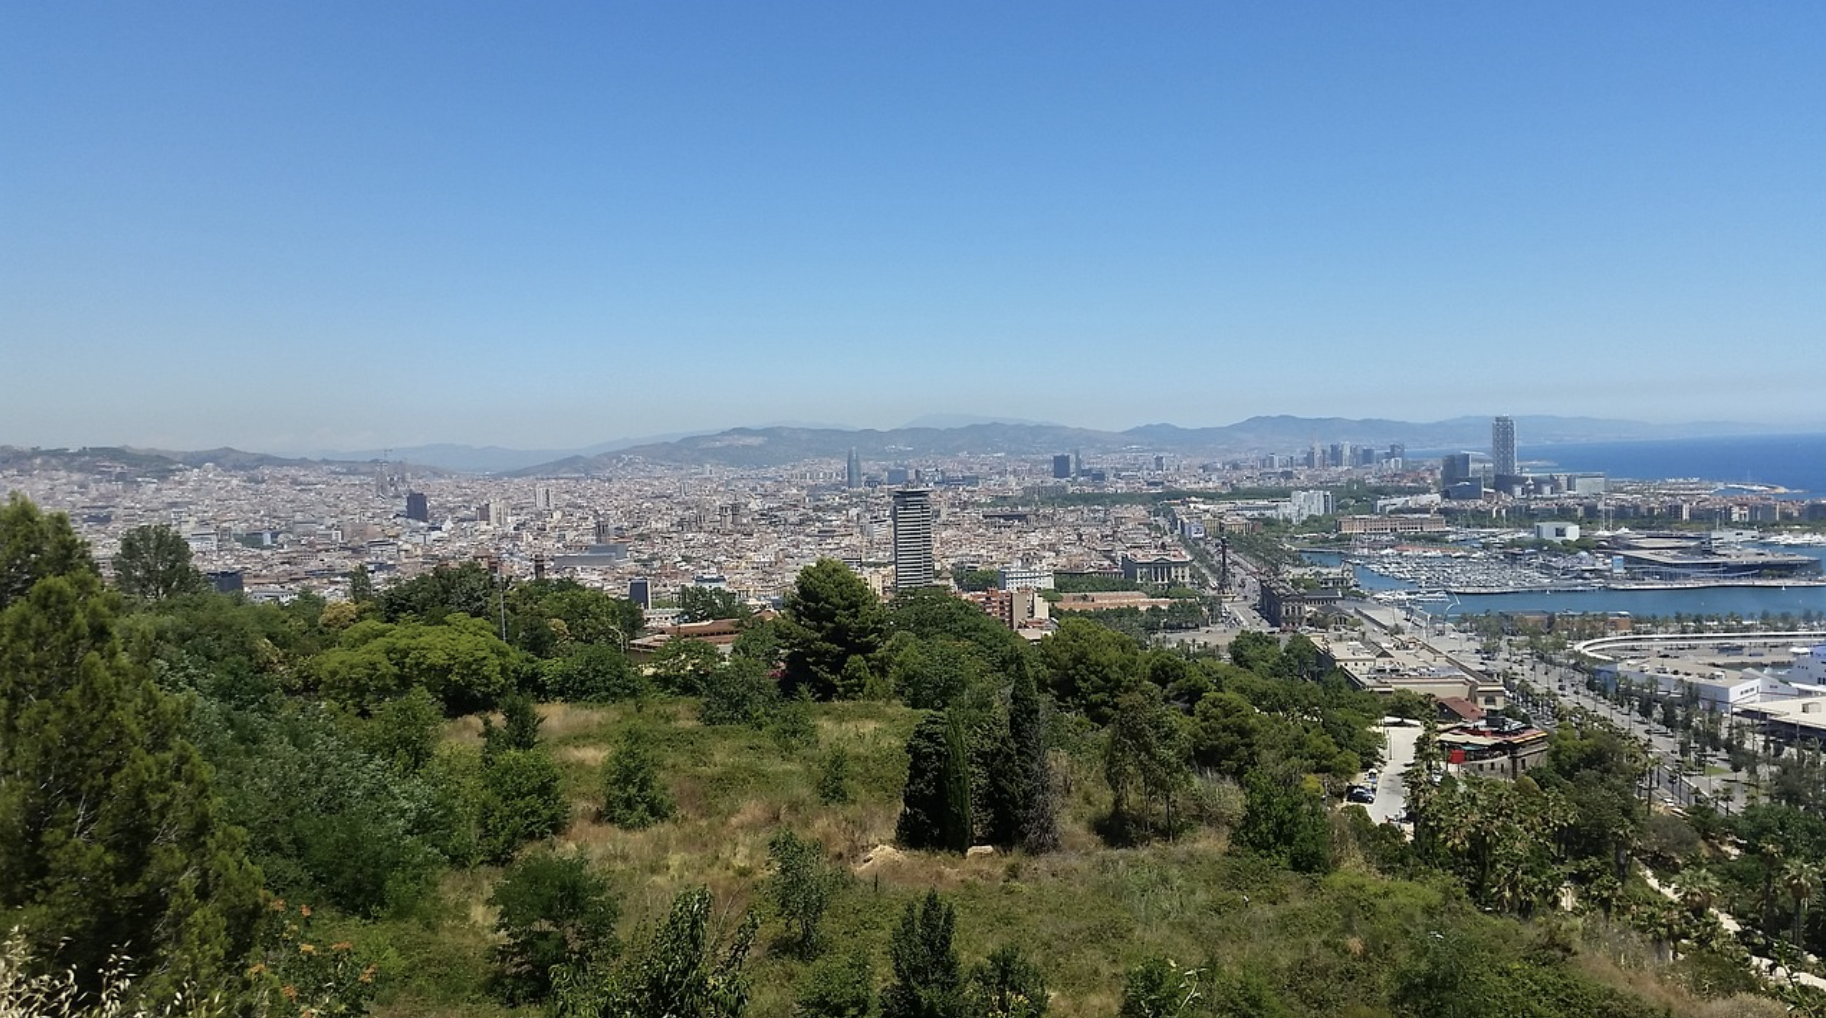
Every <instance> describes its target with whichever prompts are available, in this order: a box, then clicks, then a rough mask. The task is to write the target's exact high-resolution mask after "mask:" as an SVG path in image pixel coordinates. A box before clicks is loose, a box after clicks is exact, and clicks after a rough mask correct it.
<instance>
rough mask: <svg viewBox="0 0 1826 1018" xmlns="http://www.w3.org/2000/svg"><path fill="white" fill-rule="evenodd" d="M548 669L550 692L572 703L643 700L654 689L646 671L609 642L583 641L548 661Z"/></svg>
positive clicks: (547, 682) (545, 668) (555, 697)
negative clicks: (561, 655)
mask: <svg viewBox="0 0 1826 1018" xmlns="http://www.w3.org/2000/svg"><path fill="white" fill-rule="evenodd" d="M544 672H545V690H546V693H547V695H549V696H550V697H551V698H552V699H554V700H568V701H570V702H572V703H617V702H620V701H623V700H639V699H641V698H642V697H645V696H647V695H648V694H649V693H651V692H652V689H653V683H652V680H651V679H649V678H648V677H647V675H646V673H644V672H642V671H641V670H640V669H638V668H635V667H634V666H633V665H632V664H631V663H629V661H628V656H627V655H626V654H623V653H622V652H621V651H620V650H618V649H616V648H615V647H614V646H611V645H606V644H596V643H588V644H579V645H577V646H575V647H573V648H572V649H571V651H570V652H569V653H568V654H565V655H564V656H563V657H557V658H552V659H550V660H548V661H546V662H544Z"/></svg>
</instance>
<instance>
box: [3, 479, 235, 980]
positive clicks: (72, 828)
mask: <svg viewBox="0 0 1826 1018" xmlns="http://www.w3.org/2000/svg"><path fill="white" fill-rule="evenodd" d="M0 548H3V551H0V559H3V561H0V574H3V578H0V600H4V601H5V603H6V606H5V610H4V611H0V911H5V912H8V913H10V915H11V917H12V918H9V920H8V922H9V923H17V924H18V925H19V926H20V927H21V928H22V929H23V930H24V932H25V936H26V937H27V939H28V941H29V942H30V945H31V947H32V949H33V954H34V956H35V957H38V958H41V959H45V960H46V963H47V964H50V965H55V966H56V967H59V968H71V969H73V970H74V971H75V972H76V973H78V975H79V977H80V978H82V979H83V980H85V981H86V984H87V985H88V986H89V988H93V986H94V983H93V981H94V980H96V979H98V978H99V976H100V973H101V972H102V971H103V969H104V968H105V965H106V962H107V960H108V958H109V956H110V955H112V954H115V953H117V952H118V953H121V954H125V955H129V956H131V957H133V958H134V960H135V962H136V966H137V967H139V968H140V970H141V971H145V972H150V973H152V976H151V978H150V982H148V983H146V984H143V985H144V987H145V988H146V989H148V990H149V991H152V992H160V991H166V990H170V989H172V988H174V987H175V986H176V985H177V984H178V983H180V982H182V981H184V980H192V981H194V982H196V983H197V984H199V985H204V986H209V985H219V984H220V983H221V982H222V981H223V980H225V979H226V978H227V976H228V974H229V973H231V972H233V971H234V970H235V968H236V966H237V965H238V964H239V962H240V960H241V958H242V955H243V953H244V952H245V950H246V948H247V946H248V944H249V943H250V939H251V937H252V934H253V928H254V924H255V922H256V920H257V919H258V915H259V888H260V880H261V878H260V874H259V871H258V870H257V869H256V868H254V867H253V866H252V865H251V864H250V863H249V862H248V861H247V856H246V851H245V847H244V845H245V835H244V834H243V833H242V832H241V831H240V830H238V829H236V828H234V827H232V826H230V825H228V824H226V823H224V822H222V821H221V820H219V819H218V814H217V811H218V803H217V800H216V798H215V797H214V795H213V793H212V791H211V789H210V784H209V771H208V768H207V767H206V765H205V764H204V762H203V759H202V756H201V754H199V753H198V752H197V750H196V748H195V747H194V746H192V745H191V744H190V743H189V742H188V741H186V740H185V739H184V738H183V736H182V731H183V726H184V714H183V709H182V705H181V704H180V703H179V702H177V701H175V700H173V699H171V698H169V697H167V696H165V695H164V694H163V693H161V692H160V691H159V690H158V688H157V687H156V686H155V685H154V684H153V682H152V679H151V676H150V674H149V673H148V672H147V671H146V670H145V669H144V668H143V667H142V666H140V665H138V664H136V663H134V662H133V661H132V660H130V659H129V658H128V656H127V655H126V654H125V653H124V652H123V650H122V647H121V642H120V640H119V638H118V636H117V634H116V630H115V612H114V603H115V601H116V598H117V595H114V594H112V593H110V592H109V591H108V590H106V589H105V588H104V587H103V586H102V584H101V581H100V579H99V578H98V577H97V576H96V574H95V572H94V569H93V565H92V564H90V563H87V562H86V553H83V552H82V543H81V542H80V541H79V540H77V539H76V537H75V535H74V533H72V532H71V531H70V529H69V522H68V520H67V519H66V518H64V517H62V516H61V515H57V516H51V517H42V516H38V514H37V510H36V509H35V508H33V507H31V505H30V503H27V502H24V501H23V500H19V499H15V500H13V501H12V502H10V503H9V504H8V505H7V507H6V509H5V510H4V511H0ZM39 569H52V570H61V572H60V573H56V572H53V573H37V572H36V570H39ZM15 592H17V593H15Z"/></svg>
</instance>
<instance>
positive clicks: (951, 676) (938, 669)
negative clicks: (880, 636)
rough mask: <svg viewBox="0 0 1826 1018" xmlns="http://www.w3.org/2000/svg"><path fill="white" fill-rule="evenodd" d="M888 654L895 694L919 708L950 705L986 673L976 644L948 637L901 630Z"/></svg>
mask: <svg viewBox="0 0 1826 1018" xmlns="http://www.w3.org/2000/svg"><path fill="white" fill-rule="evenodd" d="M884 656H887V657H888V658H889V662H888V681H889V683H890V684H891V685H892V687H893V689H894V695H895V696H897V697H899V698H900V701H901V702H902V703H904V704H906V705H907V706H909V707H913V708H915V709H918V710H947V709H949V708H950V707H951V706H952V705H954V704H956V703H957V702H958V701H959V700H961V699H962V698H963V696H964V693H965V691H966V690H967V689H968V688H969V687H970V686H971V685H972V684H973V683H976V682H979V681H981V680H982V678H983V676H984V673H985V668H984V664H983V661H982V659H981V657H980V656H979V655H978V654H977V652H976V651H975V649H974V648H973V647H972V645H970V644H968V643H964V642H962V641H959V640H951V639H947V638H944V637H929V638H928V637H919V636H913V635H911V634H899V633H897V634H895V636H894V637H893V638H892V639H891V640H890V641H889V642H888V647H887V650H886V651H885V655H884ZM850 660H851V661H852V662H855V661H859V660H861V659H860V658H851V659H850ZM858 693H860V691H858Z"/></svg>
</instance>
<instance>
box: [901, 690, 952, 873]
mask: <svg viewBox="0 0 1826 1018" xmlns="http://www.w3.org/2000/svg"><path fill="white" fill-rule="evenodd" d="M945 731H946V723H945V716H944V715H943V714H942V713H938V712H933V713H931V714H927V715H926V716H925V717H923V718H921V719H920V722H919V724H918V725H917V726H915V727H914V729H913V734H912V735H910V736H908V737H907V783H906V787H905V789H904V790H903V791H902V792H901V797H900V800H901V808H900V820H899V822H898V823H896V824H895V826H894V839H895V840H896V841H899V842H900V843H901V844H902V845H905V846H906V847H908V848H937V847H940V846H941V845H942V844H943V841H942V838H941V834H940V832H941V830H942V829H943V827H944V823H943V821H942V819H941V818H942V817H943V815H944V812H945V797H944V787H945V785H944V780H943V772H944V769H945V754H946V746H945Z"/></svg>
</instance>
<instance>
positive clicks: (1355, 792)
mask: <svg viewBox="0 0 1826 1018" xmlns="http://www.w3.org/2000/svg"><path fill="white" fill-rule="evenodd" d="M1344 798H1345V800H1346V801H1347V802H1356V803H1362V804H1364V805H1368V804H1369V803H1372V802H1375V801H1376V793H1375V792H1372V791H1370V790H1369V789H1367V788H1364V787H1363V786H1362V785H1352V786H1350V791H1348V792H1346V793H1344Z"/></svg>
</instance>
